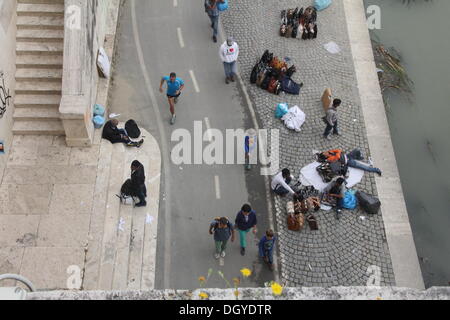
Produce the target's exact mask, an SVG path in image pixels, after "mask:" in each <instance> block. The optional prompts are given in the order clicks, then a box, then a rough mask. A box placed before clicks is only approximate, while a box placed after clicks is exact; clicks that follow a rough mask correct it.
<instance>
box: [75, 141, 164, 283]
mask: <svg viewBox="0 0 450 320" xmlns="http://www.w3.org/2000/svg"><path fill="white" fill-rule="evenodd" d="M143 136H146V137H147V138H148V139H146V142H145V144H144V146H143V147H142V148H140V149H136V148H131V149H130V148H126V147H125V146H124V145H123V144H115V145H111V143H109V142H108V141H106V140H102V142H101V147H100V155H99V159H100V160H99V164H98V168H99V169H98V172H97V182H96V187H95V192H94V199H95V202H94V207H93V209H92V217H91V223H90V230H89V244H88V246H87V248H86V259H85V260H86V262H85V263H86V264H85V269H84V279H83V290H119V291H123V290H151V289H153V288H154V285H155V283H154V282H155V267H156V261H155V258H156V246H157V233H158V211H159V185H160V178H159V177H160V168H161V156H160V154H159V151H157V152H155V151H156V150H159V147H158V144H157V142H156V140H154V139H153V138H150V137H151V136H150V135H149V134H147V133H144V134H143ZM133 160H139V161H140V162H141V163H143V164H144V166H145V169H146V177H147V181H146V182H147V192H148V198H147V201H148V205H147V207H146V208H133V206H131V205H121V204H120V201H119V199H118V198H117V196H116V194H117V193H118V192H119V189H120V186H121V185H122V183H123V182H124V181H125V180H126V179H128V178H129V177H130V164H131V162H132V161H133ZM105 191H106V192H105ZM149 219H150V220H149Z"/></svg>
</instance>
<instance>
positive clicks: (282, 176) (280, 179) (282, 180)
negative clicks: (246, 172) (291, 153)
mask: <svg viewBox="0 0 450 320" xmlns="http://www.w3.org/2000/svg"><path fill="white" fill-rule="evenodd" d="M293 179H294V177H293V176H292V175H291V171H289V169H283V171H281V172H280V173H278V174H277V175H276V176H275V177H274V178H273V179H272V190H273V192H275V193H276V194H277V195H279V196H282V197H284V196H285V195H287V194H291V195H292V196H293V195H295V191H294V190H292V188H291V187H290V186H289V184H290V183H291V182H292V180H293Z"/></svg>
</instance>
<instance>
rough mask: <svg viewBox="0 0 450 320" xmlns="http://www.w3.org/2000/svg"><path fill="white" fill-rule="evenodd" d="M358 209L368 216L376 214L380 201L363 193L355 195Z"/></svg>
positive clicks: (359, 192)
mask: <svg viewBox="0 0 450 320" xmlns="http://www.w3.org/2000/svg"><path fill="white" fill-rule="evenodd" d="M356 197H357V198H358V202H359V205H360V207H361V208H362V209H363V210H364V211H365V212H366V213H368V214H377V213H378V212H379V211H380V208H381V201H380V199H378V198H377V197H375V196H372V195H370V194H368V193H365V192H363V191H358V192H357V193H356Z"/></svg>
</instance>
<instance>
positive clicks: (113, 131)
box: [102, 119, 144, 148]
mask: <svg viewBox="0 0 450 320" xmlns="http://www.w3.org/2000/svg"><path fill="white" fill-rule="evenodd" d="M118 125H119V121H118V120H117V119H113V120H111V121H108V122H107V123H106V124H105V126H104V127H103V133H102V138H103V139H105V140H108V141H109V142H111V143H112V144H116V143H125V144H126V145H127V146H129V147H136V148H140V147H141V146H142V144H143V143H144V140H141V141H139V142H133V141H132V140H131V139H130V137H129V136H128V134H127V132H126V131H125V130H124V129H119V128H118V127H117V126H118Z"/></svg>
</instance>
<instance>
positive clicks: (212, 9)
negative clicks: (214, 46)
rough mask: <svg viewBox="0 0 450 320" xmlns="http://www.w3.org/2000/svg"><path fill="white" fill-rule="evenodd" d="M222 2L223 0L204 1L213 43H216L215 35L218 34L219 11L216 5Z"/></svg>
mask: <svg viewBox="0 0 450 320" xmlns="http://www.w3.org/2000/svg"><path fill="white" fill-rule="evenodd" d="M224 2H225V0H205V11H206V13H207V14H208V17H209V19H210V20H211V28H212V29H213V41H214V42H217V34H218V33H219V17H220V11H219V8H218V7H217V5H218V4H219V3H224Z"/></svg>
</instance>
